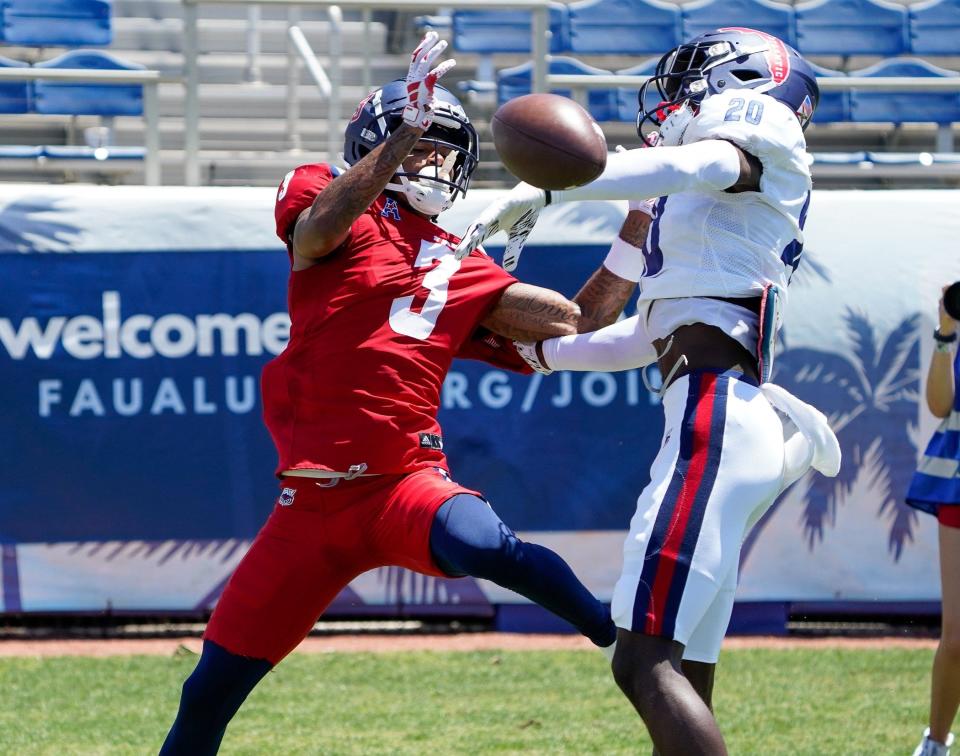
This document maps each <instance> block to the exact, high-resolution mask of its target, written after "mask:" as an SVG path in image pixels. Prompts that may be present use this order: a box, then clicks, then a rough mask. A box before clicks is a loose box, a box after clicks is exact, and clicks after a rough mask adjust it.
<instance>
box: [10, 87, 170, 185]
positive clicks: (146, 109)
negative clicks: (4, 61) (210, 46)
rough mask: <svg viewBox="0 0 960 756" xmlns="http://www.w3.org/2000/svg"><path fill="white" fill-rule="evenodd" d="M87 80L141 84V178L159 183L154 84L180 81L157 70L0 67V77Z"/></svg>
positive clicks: (157, 103) (157, 114)
mask: <svg viewBox="0 0 960 756" xmlns="http://www.w3.org/2000/svg"><path fill="white" fill-rule="evenodd" d="M3 80H8V81H9V80H12V81H71V82H80V81H91V82H99V83H103V84H142V85H143V119H144V122H145V123H146V134H145V136H144V147H145V148H146V156H145V158H144V166H143V167H144V173H145V178H144V180H145V182H146V183H147V184H148V185H149V186H158V185H159V184H160V99H159V96H158V94H157V88H158V85H159V84H160V82H166V81H180V80H179V79H177V78H174V77H167V76H163V75H161V74H160V72H159V71H142V70H140V71H112V70H102V69H86V68H83V69H72V68H0V81H3Z"/></svg>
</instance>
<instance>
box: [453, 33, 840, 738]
mask: <svg viewBox="0 0 960 756" xmlns="http://www.w3.org/2000/svg"><path fill="white" fill-rule="evenodd" d="M653 86H656V87H657V89H658V91H659V96H660V98H662V102H661V103H660V104H659V105H658V106H657V107H656V108H654V109H653V110H646V109H645V108H644V106H643V103H644V102H645V97H644V95H645V94H647V92H648V90H649V88H650V87H653ZM818 98H819V89H818V87H817V83H816V77H815V74H814V72H813V70H812V69H811V67H810V66H809V64H808V63H807V62H806V61H805V60H804V59H803V58H802V57H801V56H800V55H799V54H798V53H797V52H796V51H795V50H793V49H792V48H790V47H789V46H787V45H786V44H784V43H783V42H782V41H781V40H779V39H777V38H775V37H772V36H770V35H768V34H765V33H762V32H758V31H754V30H751V29H743V28H725V29H718V30H716V31H713V32H710V33H707V34H703V35H701V36H699V37H697V38H695V39H693V40H691V41H690V42H688V43H686V44H683V45H680V46H679V47H677V48H676V49H674V50H671V51H670V52H669V53H667V54H666V55H665V56H664V57H663V58H662V59H661V61H660V63H659V65H658V68H657V71H656V74H655V76H654V77H652V78H651V79H650V81H649V82H648V83H647V84H646V85H645V86H644V88H643V89H642V90H641V91H640V103H641V107H640V112H639V114H638V118H637V127H638V132H639V133H640V136H641V138H642V139H643V140H644V142H645V145H647V146H653V145H656V148H655V149H643V148H641V149H637V150H631V151H625V152H621V153H618V154H615V155H611V156H610V159H609V161H608V163H607V167H606V169H605V170H604V172H603V174H602V175H601V176H600V177H599V178H598V179H596V180H595V181H594V182H592V183H591V184H589V185H587V186H584V187H580V188H577V189H573V190H570V191H564V192H545V191H543V190H540V189H536V188H534V187H531V186H528V185H526V184H520V185H518V186H517V187H515V188H514V189H513V190H511V191H510V192H508V193H506V194H505V195H504V196H503V197H502V198H501V199H499V200H497V201H496V202H494V203H493V204H492V205H491V206H490V207H488V208H487V209H486V210H484V212H483V213H482V214H481V215H480V217H479V218H478V220H477V221H476V222H475V223H474V224H473V225H472V226H471V227H470V228H469V229H468V231H467V233H466V235H465V238H464V241H463V242H462V243H461V245H460V247H459V249H458V253H459V254H466V253H467V252H468V251H469V250H470V249H472V248H473V247H475V246H476V245H477V244H479V243H480V242H481V241H483V239H485V238H487V237H488V236H490V235H491V234H492V233H493V232H495V231H496V230H498V229H504V230H506V231H507V232H508V237H509V238H508V242H507V250H506V254H505V257H504V260H505V264H508V265H511V266H512V265H515V264H516V259H517V257H518V256H519V253H520V251H521V250H522V247H523V242H524V241H525V239H526V236H527V235H528V234H529V232H530V229H531V228H532V227H533V224H534V223H535V222H536V218H537V215H538V213H539V212H540V209H541V208H542V207H544V206H545V205H547V204H551V203H556V202H563V201H569V200H611V199H626V200H630V212H629V213H628V216H627V221H626V223H625V226H624V229H625V230H626V229H628V228H629V227H630V225H631V224H634V225H635V224H636V221H637V219H638V218H639V214H640V213H643V212H647V213H649V214H650V215H651V216H652V218H653V222H652V224H651V226H650V229H649V233H648V234H647V236H646V241H645V243H644V244H643V245H642V247H641V246H639V243H638V241H637V240H636V239H631V238H630V234H629V233H624V231H621V234H620V237H619V238H618V239H617V240H615V242H614V243H613V245H612V247H611V249H610V252H609V254H608V256H607V258H606V260H605V261H604V265H605V266H606V267H607V268H608V270H609V271H611V272H612V273H615V274H616V275H618V276H620V277H621V278H624V279H628V280H631V281H637V282H638V284H639V286H640V295H639V302H638V314H637V315H635V316H634V317H631V318H627V319H624V320H621V321H620V322H618V323H615V324H613V325H611V326H608V327H606V328H604V329H601V330H599V331H595V332H593V333H587V334H581V335H577V336H569V337H562V338H559V339H551V340H548V341H545V342H539V343H537V344H535V345H519V346H520V348H521V351H522V353H524V354H525V356H526V357H527V358H528V361H529V362H530V363H531V365H533V366H534V367H535V368H536V369H538V370H540V371H542V372H549V371H551V370H626V369H631V368H637V367H641V366H646V365H649V364H652V363H654V362H656V363H658V366H659V368H660V373H661V375H662V376H663V384H662V388H661V390H660V391H661V395H662V399H663V407H664V413H665V428H664V436H663V443H662V446H661V449H660V452H659V453H658V455H657V457H656V459H655V460H654V462H653V465H652V467H651V481H650V484H649V485H648V486H647V487H646V488H645V489H644V490H643V492H642V493H641V494H640V497H639V499H638V502H637V509H636V513H635V515H634V517H633V519H632V521H631V523H630V533H629V535H628V537H627V540H626V543H625V546H624V562H623V569H622V572H621V576H620V579H619V580H618V582H617V585H616V587H615V589H614V596H613V617H614V620H615V621H616V623H617V625H618V627H619V634H618V640H617V647H616V653H615V655H614V659H613V673H614V677H615V679H616V681H617V683H618V684H619V686H620V688H621V689H622V690H623V692H624V693H625V694H626V696H627V697H628V698H629V699H630V701H631V702H632V703H633V705H634V707H635V708H636V709H637V711H638V712H639V714H640V716H641V717H642V718H643V720H644V722H645V723H646V725H647V728H648V729H649V731H650V734H651V737H652V738H653V742H654V745H655V747H656V750H657V751H658V752H659V753H660V754H661V755H662V756H670V755H672V754H684V755H689V754H711V755H712V756H716V754H722V753H726V749H725V746H724V742H723V738H722V736H721V734H720V731H719V728H718V727H717V723H716V721H715V719H714V717H713V714H712V710H711V696H712V688H713V675H714V667H715V664H716V662H717V659H718V656H719V652H720V645H721V641H722V639H723V636H724V634H725V632H726V628H727V625H728V623H729V620H730V614H731V610H732V607H733V596H734V592H735V589H736V583H737V567H738V561H739V555H740V547H741V544H742V542H743V539H744V538H745V537H746V535H747V533H748V532H749V530H750V528H751V527H752V526H753V524H754V523H755V522H756V521H757V520H758V519H759V518H760V517H761V516H762V515H763V513H764V512H765V511H766V510H767V509H768V508H769V506H770V505H771V504H772V503H773V501H774V500H775V499H776V497H777V496H778V495H779V494H780V493H781V492H782V491H783V490H784V489H785V488H786V487H787V486H789V485H790V484H791V483H793V482H794V481H796V480H797V479H798V478H799V477H800V476H801V475H803V474H804V473H805V472H806V471H807V470H808V469H809V468H810V467H811V466H812V467H814V468H816V469H817V470H819V471H820V472H822V473H824V474H826V475H836V474H837V472H838V471H839V466H840V448H839V444H838V443H837V440H836V437H835V436H834V435H833V432H832V431H831V430H830V427H829V425H828V424H827V421H826V418H825V417H824V416H823V415H822V414H820V413H819V412H818V411H817V410H816V409H814V408H813V407H810V406H809V405H807V404H804V403H803V402H800V401H799V400H798V399H796V398H795V397H792V396H791V395H790V394H788V393H787V392H785V391H784V390H783V389H781V388H780V387H778V386H775V385H773V384H770V383H768V378H769V374H770V369H771V364H772V357H773V349H772V346H773V343H774V338H775V335H776V330H777V328H778V327H779V324H780V312H781V308H782V307H783V306H784V305H785V304H786V300H787V296H786V295H787V284H788V283H789V281H790V276H791V274H792V273H793V271H794V270H795V269H796V267H797V264H798V262H799V259H800V254H801V251H802V247H803V225H804V222H805V220H806V213H807V208H808V206H809V202H810V189H811V179H810V171H809V168H808V160H807V153H806V143H805V140H804V135H803V129H804V127H805V126H806V125H807V123H808V122H809V120H810V118H811V116H812V115H813V112H814V109H815V108H816V106H817V101H818ZM649 198H655V201H653V202H649V201H648V203H647V204H646V205H645V204H644V202H643V200H645V199H649ZM631 242H632V243H631ZM774 408H776V409H779V410H780V411H781V412H783V413H784V414H786V415H787V416H788V417H790V419H791V420H792V421H793V423H794V425H795V426H796V428H797V429H798V430H797V432H795V433H792V434H789V437H788V438H787V439H786V440H785V436H786V435H787V434H785V432H784V426H783V423H782V422H781V420H780V417H779V416H778V415H777V413H776V412H775V411H774Z"/></svg>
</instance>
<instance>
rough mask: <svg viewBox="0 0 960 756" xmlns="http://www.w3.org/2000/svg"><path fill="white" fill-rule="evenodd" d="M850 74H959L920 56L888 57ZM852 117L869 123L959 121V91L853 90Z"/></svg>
mask: <svg viewBox="0 0 960 756" xmlns="http://www.w3.org/2000/svg"><path fill="white" fill-rule="evenodd" d="M850 75H851V76H871V77H874V76H918V77H925V78H926V77H931V76H936V77H957V76H960V74H958V73H956V72H955V71H947V70H945V69H943V68H938V67H937V66H934V65H932V64H930V63H927V62H926V61H924V60H919V59H917V58H900V59H898V60H885V61H883V62H881V63H877V64H876V65H873V66H870V67H869V68H864V69H863V70H860V71H852V72H851V73H850ZM850 104H851V112H850V120H851V121H855V122H868V123H878V122H879V123H886V122H890V123H895V124H901V123H937V124H948V123H953V122H955V121H960V92H882V91H866V90H856V89H855V90H853V92H851V95H850Z"/></svg>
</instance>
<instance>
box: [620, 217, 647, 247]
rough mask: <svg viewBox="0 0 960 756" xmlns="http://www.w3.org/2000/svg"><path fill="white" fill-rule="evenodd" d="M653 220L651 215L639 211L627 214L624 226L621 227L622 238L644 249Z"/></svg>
mask: <svg viewBox="0 0 960 756" xmlns="http://www.w3.org/2000/svg"><path fill="white" fill-rule="evenodd" d="M651 220H652V219H651V218H650V216H649V215H647V214H646V213H644V212H640V211H639V210H634V211H632V212H630V213H627V217H626V219H625V220H624V221H623V226H621V227H620V238H621V239H623V240H624V241H625V242H626V243H627V244H632V245H633V246H634V247H642V246H643V244H644V242H646V240H647V231H648V230H649V229H650V223H651Z"/></svg>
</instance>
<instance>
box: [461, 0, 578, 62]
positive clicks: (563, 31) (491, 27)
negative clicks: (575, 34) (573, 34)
mask: <svg viewBox="0 0 960 756" xmlns="http://www.w3.org/2000/svg"><path fill="white" fill-rule="evenodd" d="M531 26H532V21H531V14H530V11H526V10H502V11H501V10H497V11H464V10H459V11H454V12H453V47H454V49H455V50H459V51H461V52H473V53H479V54H481V55H487V54H492V53H515V52H525V53H528V52H530V33H531ZM550 33H551V37H550V52H553V53H556V52H564V51H565V50H567V49H568V47H567V44H568V38H567V7H566V6H565V5H563V4H562V3H551V4H550Z"/></svg>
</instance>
